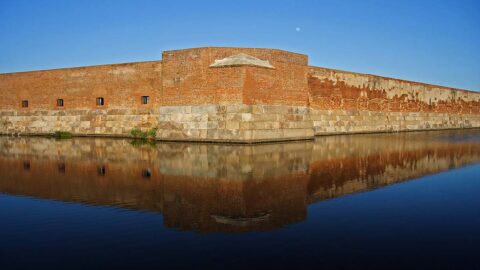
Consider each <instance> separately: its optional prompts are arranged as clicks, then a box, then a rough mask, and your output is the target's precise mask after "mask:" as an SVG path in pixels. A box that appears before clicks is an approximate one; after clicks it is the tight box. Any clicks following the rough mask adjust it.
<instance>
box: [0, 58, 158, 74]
mask: <svg viewBox="0 0 480 270" xmlns="http://www.w3.org/2000/svg"><path fill="white" fill-rule="evenodd" d="M147 63H162V60H149V61H139V62H124V63H113V64H99V65H90V66H76V67H62V68H51V69H37V70H27V71H18V72H4V73H0V76H9V75H16V74H26V73H35V72H46V71H61V70H78V69H85V68H97V67H107V66H112V67H117V66H128V65H135V64H147Z"/></svg>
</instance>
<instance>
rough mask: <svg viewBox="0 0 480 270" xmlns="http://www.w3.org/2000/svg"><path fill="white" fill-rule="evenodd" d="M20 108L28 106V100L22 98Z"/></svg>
mask: <svg viewBox="0 0 480 270" xmlns="http://www.w3.org/2000/svg"><path fill="white" fill-rule="evenodd" d="M22 108H28V100H22Z"/></svg>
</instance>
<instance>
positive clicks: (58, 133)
mask: <svg viewBox="0 0 480 270" xmlns="http://www.w3.org/2000/svg"><path fill="white" fill-rule="evenodd" d="M53 137H55V138H57V139H71V138H72V133H70V132H68V131H55V133H54V134H53Z"/></svg>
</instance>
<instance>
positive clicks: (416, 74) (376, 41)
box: [0, 0, 480, 91]
mask: <svg viewBox="0 0 480 270" xmlns="http://www.w3.org/2000/svg"><path fill="white" fill-rule="evenodd" d="M204 46H227V47H258V48H277V49H283V50H288V51H293V52H298V53H303V54H307V55H308V56H309V64H310V65H314V66H321V67H328V68H334V69H341V70H347V71H354V72H360V73H369V74H376V75H381V76H386V77H394V78H400V79H406V80H412V81H420V82H426V83H431V84H438V85H444V86H450V87H456V88H463V89H469V90H476V91H480V1H479V0H452V1H450V0H415V1H410V0H395V1H393V0H392V1H390V0H383V1H380V0H361V1H358V0H355V1H354V0H350V1H348V0H330V1H313V0H311V1H308V0H297V1H282V0H275V1H267V0H265V1H260V0H257V1H249V0H242V1H240V0H238V1H233V0H223V1H220V0H219V1H209V0H202V1H182V0H175V1H148V0H145V1H143V0H135V1H134V0H131V1H126V0H102V1H94V0H84V1H82V0H77V1H70V0H63V1H60V0H57V1H55V0H41V1H39V0H0V73H7V72H19V71H29V70H42V69H53V68H62V67H76V66H87V65H99V64H113V63H125V62H137V61H150V60H159V59H161V52H162V51H165V50H172V49H182V48H192V47H204Z"/></svg>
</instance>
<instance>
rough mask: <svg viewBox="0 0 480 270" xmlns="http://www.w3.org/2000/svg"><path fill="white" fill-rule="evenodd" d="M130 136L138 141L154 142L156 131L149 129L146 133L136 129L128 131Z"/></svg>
mask: <svg viewBox="0 0 480 270" xmlns="http://www.w3.org/2000/svg"><path fill="white" fill-rule="evenodd" d="M130 135H132V137H133V138H135V139H140V140H151V141H153V140H155V137H156V136H157V130H156V129H151V130H149V131H147V132H145V131H141V130H140V129H138V128H134V129H132V130H131V131H130Z"/></svg>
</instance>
